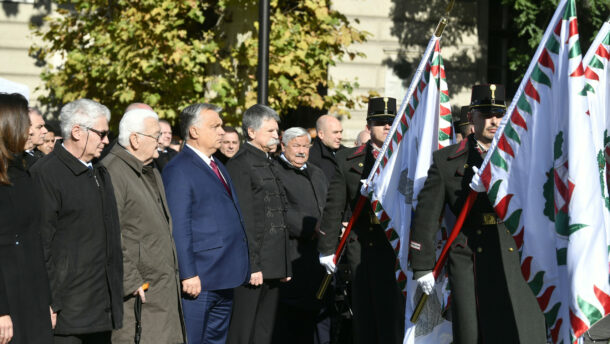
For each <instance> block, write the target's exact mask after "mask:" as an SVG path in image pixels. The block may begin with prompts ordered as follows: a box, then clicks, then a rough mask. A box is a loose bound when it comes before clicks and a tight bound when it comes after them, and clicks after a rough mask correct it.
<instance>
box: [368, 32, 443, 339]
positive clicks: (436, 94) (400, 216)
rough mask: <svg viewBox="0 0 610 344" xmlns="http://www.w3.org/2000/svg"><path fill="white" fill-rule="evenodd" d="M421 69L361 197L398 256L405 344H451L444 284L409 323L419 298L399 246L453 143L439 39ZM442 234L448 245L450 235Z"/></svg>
mask: <svg viewBox="0 0 610 344" xmlns="http://www.w3.org/2000/svg"><path fill="white" fill-rule="evenodd" d="M422 67H423V69H422V72H421V73H420V74H421V77H418V76H417V74H416V76H415V77H414V78H413V81H412V83H411V87H409V91H407V96H406V97H405V99H404V100H403V102H402V105H401V107H400V110H399V112H398V115H397V116H396V118H395V120H394V124H393V126H392V129H391V130H390V133H389V134H388V137H387V138H386V141H385V143H384V147H383V149H382V153H381V154H380V155H379V156H378V158H377V161H376V165H375V166H374V167H373V170H372V171H371V175H370V176H369V178H368V180H369V182H368V183H365V184H364V185H365V186H364V187H363V190H362V191H363V194H364V195H368V196H369V200H370V201H371V206H372V209H373V210H374V211H375V213H376V215H377V217H378V219H379V221H380V223H381V225H382V226H383V227H384V230H385V233H386V236H387V238H388V240H389V241H390V243H391V245H392V247H393V248H394V251H395V252H396V254H397V264H396V278H397V281H398V284H399V286H400V288H401V289H402V290H403V294H404V295H405V296H406V299H407V303H406V317H405V318H406V319H405V320H406V324H405V328H406V334H405V339H404V343H409V344H412V343H435V344H443V343H450V342H451V341H452V334H451V323H450V322H448V321H447V320H446V319H444V318H443V317H442V316H441V312H442V310H443V308H444V304H445V303H446V295H445V294H446V293H445V292H444V291H445V290H446V289H445V288H444V287H446V283H444V282H443V278H442V277H441V278H440V279H439V282H438V283H437V285H438V287H437V288H436V290H435V291H436V292H435V294H434V296H435V297H431V298H430V299H429V302H428V304H427V308H426V309H425V310H424V312H423V313H422V316H421V317H420V320H419V321H418V323H417V325H413V324H411V322H410V320H409V318H410V317H411V314H412V313H413V309H414V308H415V305H416V303H417V299H418V298H417V299H416V298H415V297H416V296H419V295H416V293H415V291H416V287H417V283H416V282H415V281H413V278H412V272H411V271H409V270H408V269H407V258H408V252H409V251H408V246H407V245H401V242H408V241H409V233H410V225H411V216H412V214H413V212H414V211H415V207H416V202H417V195H418V193H419V191H420V190H421V188H422V187H423V185H424V181H425V179H426V177H427V173H428V169H429V167H430V165H431V164H432V152H434V151H435V150H437V149H439V148H443V147H445V146H447V145H449V144H450V143H451V142H450V139H451V107H450V105H449V92H448V90H447V82H446V80H445V69H444V67H443V60H442V57H441V49H440V41H439V38H438V37H433V38H432V39H431V40H430V42H429V44H428V48H427V49H426V53H425V54H424V57H423V59H422V62H421V63H420V68H422ZM367 185H368V187H367ZM443 233H445V236H444V237H445V239H446V231H445V232H443ZM440 240H442V235H441V238H440ZM439 247H442V245H440V246H439ZM420 293H421V292H420Z"/></svg>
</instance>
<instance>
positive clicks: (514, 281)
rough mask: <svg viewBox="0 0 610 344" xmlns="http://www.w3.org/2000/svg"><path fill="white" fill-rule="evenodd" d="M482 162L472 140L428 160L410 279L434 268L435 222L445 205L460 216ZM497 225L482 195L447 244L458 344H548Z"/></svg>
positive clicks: (513, 249)
mask: <svg viewBox="0 0 610 344" xmlns="http://www.w3.org/2000/svg"><path fill="white" fill-rule="evenodd" d="M487 97H488V98H489V96H487ZM473 98H475V96H474V91H473ZM503 101H504V99H503V97H502V102H503ZM483 158H484V156H483V155H482V152H481V151H480V150H479V149H478V148H477V142H476V140H475V137H474V134H473V135H470V136H468V138H467V139H465V140H463V141H462V142H460V143H459V144H456V145H452V146H449V147H446V148H444V149H441V150H439V151H437V152H435V153H434V154H433V164H432V166H431V167H430V169H429V171H428V177H427V179H426V182H425V184H424V187H423V188H422V190H421V191H420V193H419V196H418V204H417V209H416V211H415V216H414V218H413V223H412V226H411V228H412V230H411V239H410V243H409V256H410V262H411V267H412V269H413V271H414V278H416V279H417V278H419V277H421V276H423V275H425V274H427V273H429V272H430V271H431V270H432V269H433V268H434V263H435V259H436V253H435V252H436V245H435V236H436V232H437V231H438V229H439V217H440V216H441V214H442V212H443V210H444V209H445V205H449V207H450V209H451V211H452V212H453V213H454V214H455V215H456V216H457V215H458V214H459V213H460V211H461V209H462V206H463V204H464V201H465V199H466V197H467V196H468V193H469V192H470V187H469V186H468V184H469V183H470V181H471V180H472V177H473V175H474V171H473V169H472V167H473V166H477V167H480V166H481V163H482V162H483ZM501 222H502V221H501V219H498V218H497V216H496V214H495V212H494V209H493V206H492V204H491V203H490V201H489V199H488V198H487V194H486V193H484V192H482V193H479V194H478V195H477V198H476V201H475V203H474V205H473V207H472V210H471V211H470V213H469V215H468V216H467V218H466V221H465V222H464V225H463V227H462V230H461V232H460V234H459V235H458V236H457V238H456V240H455V241H454V242H453V244H452V245H451V249H450V251H449V257H448V260H447V267H448V271H449V284H450V286H451V295H452V296H451V304H450V307H451V312H452V313H451V314H452V322H453V339H454V343H456V344H477V343H522V344H523V343H532V344H534V343H545V342H546V340H545V339H546V338H545V334H546V332H545V326H544V317H543V315H542V312H541V311H540V308H539V307H538V302H537V301H536V298H535V297H534V295H533V293H532V291H531V289H530V288H529V286H528V285H527V284H526V282H525V280H524V279H523V277H522V274H521V268H520V263H519V254H518V249H517V245H516V244H515V241H514V240H513V238H512V236H511V235H510V232H509V231H508V230H507V229H506V227H505V226H504V224H502V223H501Z"/></svg>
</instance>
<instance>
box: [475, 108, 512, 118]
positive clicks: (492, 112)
mask: <svg viewBox="0 0 610 344" xmlns="http://www.w3.org/2000/svg"><path fill="white" fill-rule="evenodd" d="M473 111H476V112H478V113H480V114H481V116H483V117H486V118H491V117H499V118H502V117H504V115H505V114H506V109H502V108H491V109H473Z"/></svg>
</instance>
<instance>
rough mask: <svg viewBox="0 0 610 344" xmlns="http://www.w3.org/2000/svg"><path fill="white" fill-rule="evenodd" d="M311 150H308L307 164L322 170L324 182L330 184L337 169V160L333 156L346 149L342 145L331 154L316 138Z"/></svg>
mask: <svg viewBox="0 0 610 344" xmlns="http://www.w3.org/2000/svg"><path fill="white" fill-rule="evenodd" d="M311 142H312V145H311V148H310V149H309V159H307V162H308V163H309V164H314V165H316V166H318V167H319V168H321V169H322V171H323V172H324V175H325V176H326V182H327V183H330V181H331V180H332V178H333V174H335V170H336V169H337V159H336V157H335V155H336V154H337V153H339V152H340V151H342V150H344V149H346V147H345V146H344V145H341V146H339V148H338V149H337V151H336V152H335V153H334V154H333V152H332V150H331V149H330V148H328V147H326V146H325V145H324V144H323V143H322V140H320V138H318V137H316V138H314V139H313V140H312V141H311Z"/></svg>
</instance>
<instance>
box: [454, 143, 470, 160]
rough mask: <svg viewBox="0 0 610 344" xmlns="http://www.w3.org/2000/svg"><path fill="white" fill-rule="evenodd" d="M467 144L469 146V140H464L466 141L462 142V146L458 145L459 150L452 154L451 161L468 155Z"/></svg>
mask: <svg viewBox="0 0 610 344" xmlns="http://www.w3.org/2000/svg"><path fill="white" fill-rule="evenodd" d="M466 144H468V139H464V140H462V141H460V144H459V145H458V147H457V149H456V150H455V153H453V154H451V155H450V156H449V159H455V158H457V157H458V156H460V155H462V154H464V153H466V151H467V149H466Z"/></svg>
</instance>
